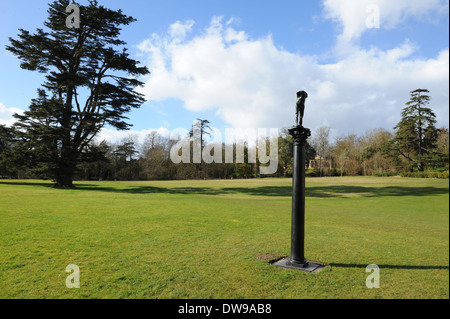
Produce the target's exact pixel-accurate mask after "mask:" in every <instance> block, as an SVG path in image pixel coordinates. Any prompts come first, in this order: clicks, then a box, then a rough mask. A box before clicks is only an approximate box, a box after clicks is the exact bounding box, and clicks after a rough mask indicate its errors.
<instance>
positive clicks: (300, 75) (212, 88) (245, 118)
mask: <svg viewBox="0 0 450 319" xmlns="http://www.w3.org/2000/svg"><path fill="white" fill-rule="evenodd" d="M332 2H333V1H326V2H325V3H332ZM414 3H415V2H414ZM417 6H419V5H418V4H417ZM417 10H418V9H417ZM414 12H415V11H414ZM193 26H194V23H193V22H192V21H187V22H186V23H182V22H176V26H174V25H172V26H171V27H170V28H169V30H173V29H176V30H178V29H180V30H189V32H192V28H193ZM173 33H174V32H169V33H168V34H166V35H159V34H153V35H152V37H151V38H150V39H147V40H145V41H143V42H142V43H141V44H140V45H139V49H140V51H141V52H142V54H143V55H144V56H146V57H147V63H148V65H149V68H150V70H151V71H152V74H151V76H150V77H149V78H147V79H146V85H145V87H144V88H142V93H144V94H145V95H146V97H147V98H148V99H150V100H159V101H161V100H164V99H168V98H178V99H180V100H182V101H183V102H184V105H185V107H186V108H187V109H188V110H190V111H193V112H197V111H204V110H215V111H216V113H217V114H218V115H219V116H221V117H222V118H223V120H224V121H225V122H226V123H228V124H229V125H230V126H232V127H242V128H247V127H249V128H257V127H266V128H269V127H283V126H290V125H293V124H294V123H293V118H294V113H295V107H294V106H295V102H296V96H295V93H296V92H297V91H298V90H305V91H307V92H308V93H309V98H308V100H307V103H306V105H307V110H306V113H305V123H306V124H307V125H308V126H309V127H310V128H311V129H315V128H317V127H319V126H322V125H328V126H331V127H332V128H333V129H334V130H335V131H337V132H338V133H348V132H350V133H351V132H355V133H356V132H364V131H365V130H366V129H368V128H375V127H382V128H386V129H391V128H392V127H393V126H395V124H396V123H397V122H398V120H399V118H400V111H401V109H402V108H403V107H404V103H405V102H407V101H408V100H409V92H410V91H412V90H414V89H417V88H419V87H420V88H427V89H429V90H430V94H431V96H432V98H433V100H432V107H433V109H434V110H435V111H436V113H437V114H438V117H439V119H440V121H439V124H440V125H446V126H448V101H449V94H448V85H449V62H448V59H449V50H448V48H443V50H442V51H441V52H440V53H438V54H437V56H436V57H434V58H430V59H420V58H412V54H413V53H414V52H415V51H416V50H417V49H418V48H417V47H416V46H415V45H414V44H412V43H410V42H409V41H407V40H406V41H405V42H404V43H401V44H399V45H398V46H397V47H394V48H392V49H390V50H387V51H383V50H380V49H377V48H371V49H370V50H364V49H361V48H356V49H354V50H353V51H352V52H351V54H347V55H346V56H345V57H344V58H341V59H339V61H337V62H336V63H332V64H321V63H320V62H319V61H318V58H317V57H315V56H307V55H300V54H297V53H291V52H288V51H286V50H284V49H281V48H278V47H277V46H276V44H275V42H274V40H273V39H272V37H271V36H267V37H264V38H259V39H252V38H251V37H250V36H249V35H248V34H247V33H246V32H245V31H243V30H236V29H235V28H234V27H233V23H232V21H231V22H230V21H228V22H227V23H224V22H223V18H221V17H214V18H213V19H212V21H211V23H210V25H209V26H207V27H206V28H205V29H203V30H201V31H200V32H197V33H196V34H197V35H196V36H194V37H187V34H188V32H184V31H183V32H175V34H176V36H175V35H173ZM353 34H354V35H353V36H356V34H357V32H356V31H353Z"/></svg>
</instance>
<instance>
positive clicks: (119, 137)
mask: <svg viewBox="0 0 450 319" xmlns="http://www.w3.org/2000/svg"><path fill="white" fill-rule="evenodd" d="M152 132H157V133H158V134H159V135H161V136H163V137H170V131H169V130H168V129H167V128H165V127H160V128H157V129H152V128H150V129H145V130H140V131H136V130H129V131H117V130H114V129H108V128H103V129H102V130H101V131H100V132H99V133H98V135H97V136H96V141H97V142H101V141H103V140H105V141H107V142H109V143H121V142H122V141H123V140H125V139H128V138H132V139H133V140H135V141H136V142H137V143H139V144H142V143H143V142H144V141H145V137H146V136H147V135H149V134H150V133H152Z"/></svg>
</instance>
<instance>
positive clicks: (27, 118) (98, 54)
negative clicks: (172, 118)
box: [6, 0, 149, 188]
mask: <svg viewBox="0 0 450 319" xmlns="http://www.w3.org/2000/svg"><path fill="white" fill-rule="evenodd" d="M69 4H70V1H69V0H57V1H54V2H53V3H51V4H49V9H48V13H49V16H48V20H47V21H46V22H45V23H44V25H45V26H46V27H47V29H48V30H45V31H44V30H43V29H37V31H36V33H35V34H31V33H30V32H28V31H25V30H23V29H20V34H19V35H18V37H19V39H12V38H9V40H10V43H11V45H9V46H7V47H6V49H7V50H8V51H10V52H11V53H12V54H14V55H16V56H17V57H18V58H19V59H20V60H21V62H22V63H21V67H22V68H23V69H27V70H31V71H39V72H42V73H45V74H46V79H47V80H46V81H45V82H44V84H43V88H42V89H39V90H38V98H37V99H35V100H33V101H32V103H31V106H30V109H29V110H28V111H26V112H25V113H24V114H23V115H15V117H16V118H17V119H18V122H17V123H16V127H17V128H18V130H19V131H20V134H21V135H22V136H21V137H22V138H24V139H26V140H27V141H28V143H29V147H28V149H29V150H30V152H31V154H32V157H33V159H34V160H35V164H36V165H35V168H37V169H38V171H40V173H42V174H43V175H47V176H48V177H51V178H53V179H55V180H56V185H55V186H57V187H69V188H71V187H73V184H72V181H73V177H74V173H75V168H76V166H77V163H79V161H80V159H81V158H82V157H83V153H86V152H89V147H88V145H89V143H90V142H91V141H92V139H93V138H94V137H95V136H96V134H97V133H98V132H99V131H100V129H101V128H102V127H103V126H104V125H106V124H108V125H110V126H112V127H114V128H116V129H119V130H126V129H128V128H129V127H130V125H129V124H128V123H126V119H127V117H126V116H125V115H126V113H128V112H129V111H130V110H131V109H132V108H138V107H140V105H141V104H142V103H143V102H144V101H145V100H144V98H143V96H142V95H141V94H139V93H137V92H135V91H134V89H135V88H136V87H137V86H140V85H142V84H143V83H142V82H140V81H139V80H138V79H137V77H138V76H141V75H146V74H148V73H149V71H148V69H147V68H146V67H139V66H138V64H139V62H138V61H135V60H133V59H130V58H129V54H128V53H127V50H126V49H125V48H123V46H124V45H125V44H126V43H125V42H124V41H122V40H120V39H118V36H119V35H120V30H121V29H120V26H122V25H128V24H130V23H132V22H134V21H135V19H134V18H132V17H130V16H126V15H124V14H123V13H122V11H121V10H118V11H113V10H110V9H107V8H105V7H103V6H99V5H98V3H97V1H96V0H89V5H87V6H79V8H80V25H79V28H71V29H69V28H67V26H66V19H67V13H66V7H67V6H68V5H69Z"/></svg>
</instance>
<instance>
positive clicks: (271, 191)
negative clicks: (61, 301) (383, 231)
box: [0, 181, 449, 198]
mask: <svg viewBox="0 0 450 319" xmlns="http://www.w3.org/2000/svg"><path fill="white" fill-rule="evenodd" d="M0 184H6V185H21V186H41V187H47V188H52V187H53V184H52V183H49V182H45V181H43V182H35V181H32V182H15V181H0ZM75 187H76V188H75V190H85V191H102V192H115V193H123V194H157V193H162V194H182V195H193V194H200V195H227V194H228V195H231V194H244V195H249V196H278V197H291V196H292V187H291V186H260V187H223V188H220V187H157V186H127V187H123V188H120V187H114V186H101V185H99V184H89V183H75ZM448 192H449V190H448V188H440V187H406V186H382V187H373V186H354V185H331V186H311V187H307V188H306V191H305V193H306V197H310V198H348V197H353V196H356V197H382V196H395V197H398V196H434V195H443V194H448Z"/></svg>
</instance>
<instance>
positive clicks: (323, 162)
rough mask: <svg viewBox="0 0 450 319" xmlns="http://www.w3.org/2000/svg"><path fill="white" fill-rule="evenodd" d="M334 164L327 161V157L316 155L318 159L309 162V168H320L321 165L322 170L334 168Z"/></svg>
mask: <svg viewBox="0 0 450 319" xmlns="http://www.w3.org/2000/svg"><path fill="white" fill-rule="evenodd" d="M332 164H333V163H332V162H331V160H328V159H326V158H325V157H322V156H320V155H316V157H315V158H314V159H313V160H310V161H309V165H308V168H309V169H312V168H320V165H322V168H330V169H331V168H333V165H332Z"/></svg>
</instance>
